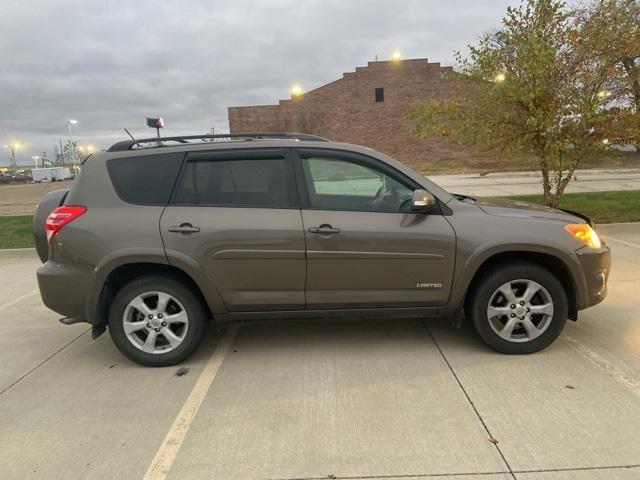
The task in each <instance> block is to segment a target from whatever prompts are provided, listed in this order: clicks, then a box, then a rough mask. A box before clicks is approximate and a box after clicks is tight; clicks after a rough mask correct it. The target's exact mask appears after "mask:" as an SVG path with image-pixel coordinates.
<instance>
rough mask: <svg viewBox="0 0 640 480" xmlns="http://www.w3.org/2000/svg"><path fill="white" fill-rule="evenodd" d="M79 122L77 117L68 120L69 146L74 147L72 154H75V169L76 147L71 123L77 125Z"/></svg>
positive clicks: (74, 160) (74, 162)
mask: <svg viewBox="0 0 640 480" xmlns="http://www.w3.org/2000/svg"><path fill="white" fill-rule="evenodd" d="M77 123H78V120H76V119H75V118H72V119H71V120H69V121H67V128H68V130H69V147H70V148H72V149H73V152H72V155H73V167H74V170H75V166H76V149H75V148H74V146H73V137H72V136H71V125H76V124H77Z"/></svg>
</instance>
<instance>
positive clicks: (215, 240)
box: [160, 149, 305, 311]
mask: <svg viewBox="0 0 640 480" xmlns="http://www.w3.org/2000/svg"><path fill="white" fill-rule="evenodd" d="M160 230H161V233H162V239H163V241H164V244H165V248H166V249H167V250H168V251H169V250H174V251H178V252H181V253H183V254H186V255H187V256H188V257H190V258H191V259H192V260H193V261H194V262H195V263H196V264H198V265H199V266H200V268H201V269H202V270H204V272H205V273H206V274H207V276H208V277H209V279H210V280H211V281H212V282H213V284H214V285H215V288H216V289H217V290H218V292H219V293H220V296H221V297H222V299H223V301H224V303H225V305H226V307H227V309H228V310H229V311H255V310H258V311H259V310H294V309H302V308H304V281H305V251H304V248H305V239H304V234H303V230H302V221H301V218H300V210H299V209H298V206H297V195H296V192H295V183H294V180H293V173H292V168H291V159H288V158H287V155H286V152H285V151H284V150H264V149H261V150H235V151H234V150H229V151H225V152H209V153H192V154H190V155H189V156H188V157H187V161H186V164H185V166H184V167H183V171H182V174H181V176H180V178H179V180H178V184H177V186H176V191H175V194H174V197H173V200H172V202H171V204H170V205H169V206H168V207H167V208H166V209H165V211H164V213H163V215H162V218H161V220H160Z"/></svg>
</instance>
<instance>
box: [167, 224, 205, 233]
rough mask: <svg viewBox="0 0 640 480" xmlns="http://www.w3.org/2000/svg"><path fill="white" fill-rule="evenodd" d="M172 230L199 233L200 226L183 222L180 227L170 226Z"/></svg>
mask: <svg viewBox="0 0 640 480" xmlns="http://www.w3.org/2000/svg"><path fill="white" fill-rule="evenodd" d="M169 231H170V232H174V233H183V234H185V235H190V234H192V233H197V232H199V231H200V227H194V226H193V225H191V224H190V223H181V224H180V226H178V227H169Z"/></svg>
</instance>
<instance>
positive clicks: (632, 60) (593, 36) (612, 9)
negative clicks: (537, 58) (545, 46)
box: [575, 0, 640, 152]
mask: <svg viewBox="0 0 640 480" xmlns="http://www.w3.org/2000/svg"><path fill="white" fill-rule="evenodd" d="M575 16H576V23H577V28H578V32H579V35H580V36H581V37H582V38H583V39H585V42H586V43H587V44H588V48H589V49H590V50H591V51H592V52H593V56H594V57H595V58H596V59H597V61H598V62H600V63H601V64H603V65H606V66H607V68H608V73H609V77H610V78H609V82H608V83H609V89H608V91H607V97H608V100H609V101H610V103H611V104H612V105H617V106H619V107H621V112H622V113H624V114H625V115H626V118H625V119H624V120H625V122H626V129H625V132H624V134H625V138H624V140H626V141H629V142H630V143H633V144H634V145H635V147H636V150H637V151H638V152H640V2H638V1H637V0H598V1H596V2H595V3H593V4H590V5H588V6H586V7H583V8H581V9H578V10H576V12H575Z"/></svg>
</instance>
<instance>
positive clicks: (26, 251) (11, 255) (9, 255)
mask: <svg viewBox="0 0 640 480" xmlns="http://www.w3.org/2000/svg"><path fill="white" fill-rule="evenodd" d="M18 258H38V254H37V253H36V249H35V248H4V249H0V260H1V259H12V260H15V259H18Z"/></svg>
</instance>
